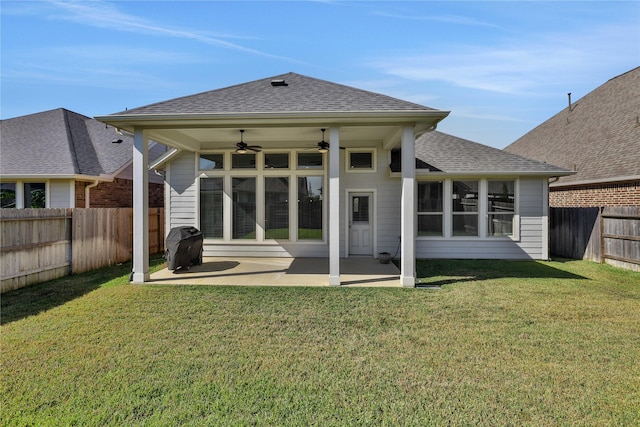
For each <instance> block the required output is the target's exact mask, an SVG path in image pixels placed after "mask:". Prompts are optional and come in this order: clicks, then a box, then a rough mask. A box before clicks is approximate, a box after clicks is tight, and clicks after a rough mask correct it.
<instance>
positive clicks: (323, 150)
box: [318, 146, 329, 153]
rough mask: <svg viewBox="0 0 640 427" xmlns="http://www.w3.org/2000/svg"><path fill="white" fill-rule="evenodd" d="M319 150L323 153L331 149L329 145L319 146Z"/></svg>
mask: <svg viewBox="0 0 640 427" xmlns="http://www.w3.org/2000/svg"><path fill="white" fill-rule="evenodd" d="M318 151H319V152H321V153H326V152H328V151H329V150H328V149H327V147H325V146H322V147H319V148H318Z"/></svg>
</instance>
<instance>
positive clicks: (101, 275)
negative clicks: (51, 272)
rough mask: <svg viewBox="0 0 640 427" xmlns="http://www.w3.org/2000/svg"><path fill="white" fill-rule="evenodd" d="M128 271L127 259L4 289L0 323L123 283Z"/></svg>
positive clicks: (156, 260)
mask: <svg viewBox="0 0 640 427" xmlns="http://www.w3.org/2000/svg"><path fill="white" fill-rule="evenodd" d="M163 262H164V260H163V259H162V258H160V257H154V258H151V259H150V260H149V265H150V266H155V265H159V264H162V263H163ZM130 272H131V263H130V262H128V263H124V264H119V265H115V266H112V267H105V268H101V269H98V270H93V271H88V272H86V273H80V274H74V275H71V276H65V277H61V278H59V279H54V280H50V281H47V282H43V283H37V284H34V285H29V286H26V287H24V288H20V289H16V290H13V291H9V292H6V293H4V294H2V297H1V298H0V325H5V324H7V323H11V322H15V321H17V320H21V319H24V318H26V317H29V316H34V315H36V314H38V313H42V312H45V311H47V310H51V309H52V308H55V307H58V306H61V305H64V304H66V303H67V302H69V301H73V300H74V299H76V298H79V297H82V296H83V295H86V294H88V293H90V292H91V291H94V290H96V289H98V288H100V287H101V286H103V285H104V284H105V283H107V282H109V281H111V280H114V279H117V278H118V277H122V278H123V283H128V281H129V280H128V277H129V274H130Z"/></svg>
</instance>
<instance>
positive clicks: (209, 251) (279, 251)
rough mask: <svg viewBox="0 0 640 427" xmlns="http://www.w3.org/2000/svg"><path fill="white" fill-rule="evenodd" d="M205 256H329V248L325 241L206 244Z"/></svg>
mask: <svg viewBox="0 0 640 427" xmlns="http://www.w3.org/2000/svg"><path fill="white" fill-rule="evenodd" d="M203 253H204V256H245V257H273V258H278V257H328V256H329V248H328V246H327V245H326V244H323V243H320V244H318V243H311V244H305V243H286V242H283V243H282V244H268V243H261V244H251V243H247V244H238V243H232V244H215V243H207V242H205V244H204V251H203Z"/></svg>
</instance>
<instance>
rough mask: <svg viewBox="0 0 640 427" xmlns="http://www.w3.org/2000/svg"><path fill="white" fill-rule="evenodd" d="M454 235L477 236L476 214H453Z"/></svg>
mask: <svg viewBox="0 0 640 427" xmlns="http://www.w3.org/2000/svg"><path fill="white" fill-rule="evenodd" d="M453 235H454V236H477V235H478V215H477V214H474V215H453Z"/></svg>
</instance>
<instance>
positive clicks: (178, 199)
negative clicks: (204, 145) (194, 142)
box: [166, 152, 198, 233]
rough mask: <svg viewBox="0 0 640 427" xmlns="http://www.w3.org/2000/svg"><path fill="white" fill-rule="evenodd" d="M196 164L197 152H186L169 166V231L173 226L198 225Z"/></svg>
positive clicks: (167, 229) (167, 228)
mask: <svg viewBox="0 0 640 427" xmlns="http://www.w3.org/2000/svg"><path fill="white" fill-rule="evenodd" d="M195 164H196V162H195V154H194V153H189V152H185V153H182V154H181V155H180V156H178V157H177V158H175V159H174V160H173V161H172V162H171V164H170V165H169V167H168V170H167V172H168V173H167V180H168V182H167V186H168V199H169V200H168V202H169V203H168V207H169V208H168V210H169V212H168V215H167V227H166V231H167V233H169V231H170V230H171V228H173V227H185V226H189V227H198V223H197V212H196V209H197V207H198V200H197V196H198V195H197V192H196V188H197V186H196V179H195V178H196V170H195Z"/></svg>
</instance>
